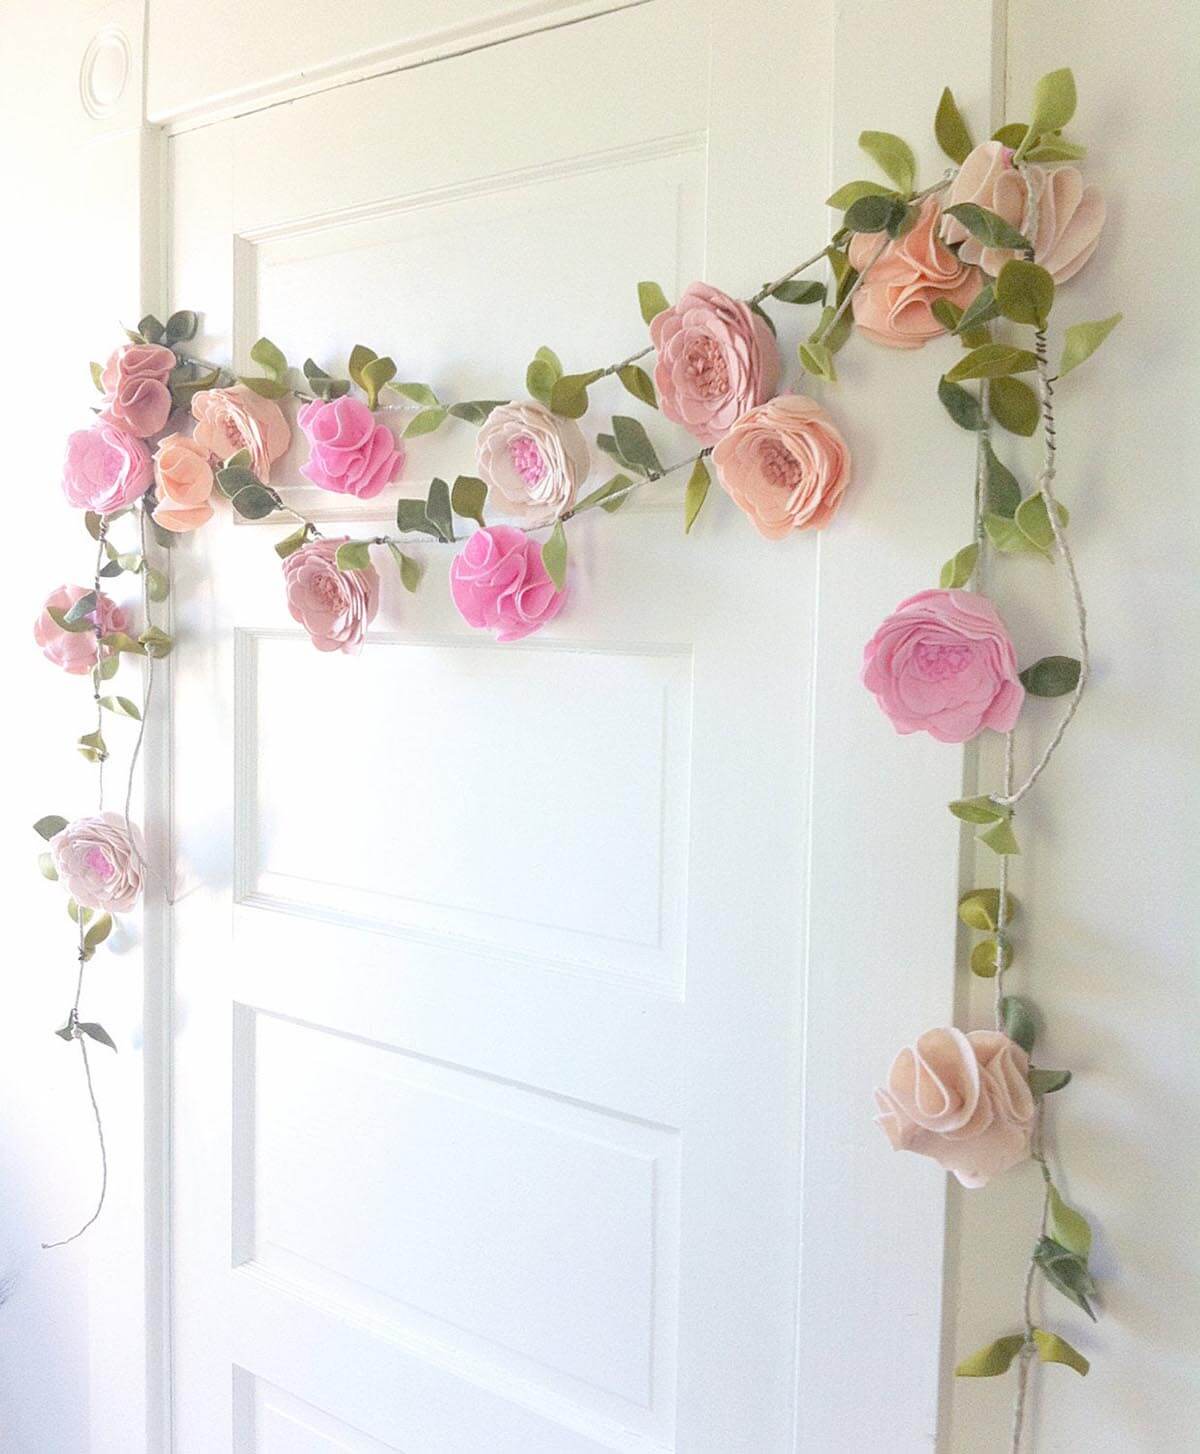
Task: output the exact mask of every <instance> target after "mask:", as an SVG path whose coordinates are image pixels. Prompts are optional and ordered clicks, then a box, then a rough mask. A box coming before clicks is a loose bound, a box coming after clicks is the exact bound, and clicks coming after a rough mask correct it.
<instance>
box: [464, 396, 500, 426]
mask: <svg viewBox="0 0 1200 1454" xmlns="http://www.w3.org/2000/svg"><path fill="white" fill-rule="evenodd" d="M507 402H508V400H507V399H467V400H465V401H464V402H463V403H461V404H451V405H450V412H451V414H453V415H454V417H455V418H456V419H462V420H465V421H466V423H468V424H482V423H483V421H484V420H485V419H486V418H487V417H488V415H489V414H490V413H491V412H492V410H493V409H498V408H499V407H500V405H501V404H506V403H507Z"/></svg>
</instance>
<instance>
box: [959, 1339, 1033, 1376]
mask: <svg viewBox="0 0 1200 1454" xmlns="http://www.w3.org/2000/svg"><path fill="white" fill-rule="evenodd" d="M1024 1343H1025V1339H1024V1337H1023V1336H1022V1335H1021V1334H1020V1333H1010V1334H1009V1335H1008V1336H1007V1337H1005V1338H997V1339H996V1341H995V1342H994V1343H989V1344H988V1345H987V1347H986V1348H980V1349H979V1351H978V1352H976V1353H972V1354H971V1356H970V1357H969V1358H964V1359H963V1361H962V1362H961V1363H960V1364H959V1365H958V1367H957V1368H956V1369H955V1370H954V1376H955V1377H956V1378H998V1377H999V1375H1000V1374H1002V1373H1007V1372H1008V1370H1009V1367H1010V1366H1011V1364H1012V1361H1013V1359H1014V1358H1015V1357H1016V1356H1017V1354H1018V1353H1019V1352H1020V1351H1021V1349H1022V1347H1023V1346H1024Z"/></svg>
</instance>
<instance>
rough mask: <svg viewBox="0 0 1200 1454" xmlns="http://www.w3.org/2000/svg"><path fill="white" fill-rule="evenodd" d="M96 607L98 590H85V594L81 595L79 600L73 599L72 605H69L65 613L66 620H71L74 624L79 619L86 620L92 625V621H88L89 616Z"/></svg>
mask: <svg viewBox="0 0 1200 1454" xmlns="http://www.w3.org/2000/svg"><path fill="white" fill-rule="evenodd" d="M95 609H96V592H95V591H85V592H84V594H83V595H82V596H80V598H79V599H78V600H77V601H73V602H72V603H71V605H69V606H68V607H67V609H66V611H65V613H64V615H63V619H64V620H65V621H69V622H70V623H71V624H72V625H75V623H76V622H78V621H86V623H87V625H89V626H91V625H92V622H91V621H87V618H88V616H90V615H91V613H92V612H93V611H94V610H95Z"/></svg>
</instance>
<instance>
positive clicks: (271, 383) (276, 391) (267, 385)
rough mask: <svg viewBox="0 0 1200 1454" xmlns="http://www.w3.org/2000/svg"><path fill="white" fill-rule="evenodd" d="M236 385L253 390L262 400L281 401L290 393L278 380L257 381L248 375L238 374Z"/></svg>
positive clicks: (257, 379)
mask: <svg viewBox="0 0 1200 1454" xmlns="http://www.w3.org/2000/svg"><path fill="white" fill-rule="evenodd" d="M238 383H239V384H245V386H246V387H247V388H248V389H253V390H254V392H255V393H256V394H260V395H261V396H262V397H263V398H264V399H282V398H283V396H284V395H285V394H288V393H290V392H291V390H290V389H289V388H288V386H287V385H286V384H284V383H281V382H280V381H279V380H278V379H259V378H254V377H252V376H251V375H249V374H239V375H238Z"/></svg>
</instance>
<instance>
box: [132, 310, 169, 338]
mask: <svg viewBox="0 0 1200 1454" xmlns="http://www.w3.org/2000/svg"><path fill="white" fill-rule="evenodd" d="M137 331H138V332H139V333H140V334H141V335H142V337H143V338H144V339H145V340H146V342H147V343H158V342H159V341H160V340H161V339H162V336H163V332H164V329H163V325H162V324H161V323H160V322H159V321H158V319H157V318H155V316H154V314H153V313H147V314H146V316H145V317H144V318H142V319H140V320H139V322H138V326H137Z"/></svg>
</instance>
